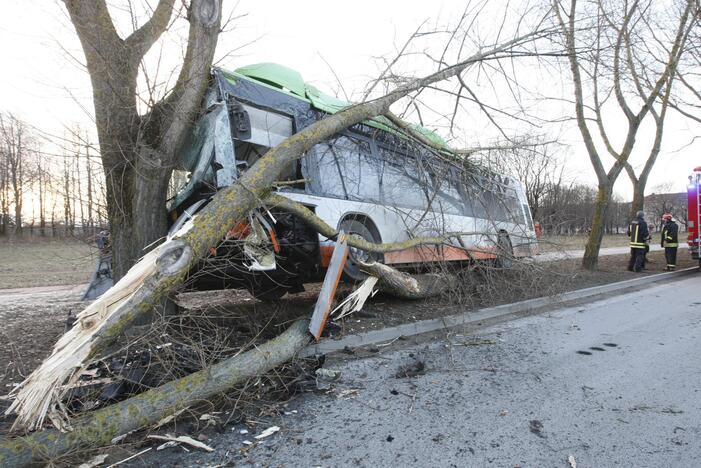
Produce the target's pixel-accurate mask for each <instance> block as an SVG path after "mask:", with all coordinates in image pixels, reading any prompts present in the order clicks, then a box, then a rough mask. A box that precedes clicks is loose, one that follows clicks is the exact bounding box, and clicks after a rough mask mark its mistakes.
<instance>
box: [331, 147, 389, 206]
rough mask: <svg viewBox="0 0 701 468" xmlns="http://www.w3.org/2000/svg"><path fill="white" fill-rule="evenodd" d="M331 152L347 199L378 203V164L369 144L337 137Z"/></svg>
mask: <svg viewBox="0 0 701 468" xmlns="http://www.w3.org/2000/svg"><path fill="white" fill-rule="evenodd" d="M333 150H334V153H335V156H336V159H337V161H338V165H339V168H340V171H341V175H342V176H343V183H344V186H345V188H346V194H347V197H348V199H349V200H358V201H366V202H379V201H380V171H379V163H378V161H377V160H376V159H375V158H374V156H373V154H372V150H371V147H370V143H369V142H367V141H365V140H363V139H359V138H353V137H348V136H339V137H338V138H336V140H335V141H334V143H333ZM324 183H325V182H324Z"/></svg>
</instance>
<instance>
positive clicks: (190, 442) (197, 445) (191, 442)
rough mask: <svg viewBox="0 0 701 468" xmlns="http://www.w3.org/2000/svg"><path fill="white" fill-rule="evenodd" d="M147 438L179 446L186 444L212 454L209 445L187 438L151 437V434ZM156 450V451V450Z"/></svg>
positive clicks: (168, 435) (167, 435)
mask: <svg viewBox="0 0 701 468" xmlns="http://www.w3.org/2000/svg"><path fill="white" fill-rule="evenodd" d="M148 438H149V439H157V440H165V441H168V442H174V443H180V444H187V445H190V446H192V447H195V448H199V449H202V450H205V451H207V452H214V449H213V448H212V447H210V446H209V445H207V444H205V443H202V442H200V441H198V440H195V439H193V438H192V437H189V436H178V437H174V436H172V435H170V434H166V435H164V436H161V435H153V434H152V435H149V436H148ZM164 445H165V444H164ZM156 450H158V449H156Z"/></svg>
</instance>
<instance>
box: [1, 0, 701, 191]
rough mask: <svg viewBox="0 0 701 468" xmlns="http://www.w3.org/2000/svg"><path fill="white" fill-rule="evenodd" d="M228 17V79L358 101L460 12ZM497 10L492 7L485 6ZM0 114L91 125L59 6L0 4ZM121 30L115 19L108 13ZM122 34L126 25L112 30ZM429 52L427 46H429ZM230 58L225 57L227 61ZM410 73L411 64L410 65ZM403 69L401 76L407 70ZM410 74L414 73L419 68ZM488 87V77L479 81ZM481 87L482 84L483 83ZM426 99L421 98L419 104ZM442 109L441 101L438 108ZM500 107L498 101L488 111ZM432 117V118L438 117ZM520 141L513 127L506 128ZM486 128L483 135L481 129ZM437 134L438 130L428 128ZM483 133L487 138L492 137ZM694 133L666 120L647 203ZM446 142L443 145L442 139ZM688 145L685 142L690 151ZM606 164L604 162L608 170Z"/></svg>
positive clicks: (318, 11) (438, 0) (324, 4)
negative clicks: (386, 69)
mask: <svg viewBox="0 0 701 468" xmlns="http://www.w3.org/2000/svg"><path fill="white" fill-rule="evenodd" d="M224 1H225V5H226V8H227V11H228V10H233V11H234V14H235V15H237V16H241V17H240V18H238V19H237V20H235V21H234V22H233V27H232V29H231V31H228V32H226V33H225V34H224V35H222V36H221V37H220V41H219V49H218V52H217V56H218V57H219V58H222V57H223V59H222V61H221V62H220V65H222V66H223V67H224V68H229V69H235V68H237V67H239V66H242V65H246V64H251V63H259V62H277V63H281V64H284V65H287V66H289V67H291V68H294V69H296V70H298V71H300V72H301V73H302V74H303V76H304V78H305V80H306V81H308V82H311V83H313V84H315V85H316V86H317V87H319V88H321V89H322V90H325V91H326V92H331V93H336V92H339V93H342V91H340V87H339V85H338V83H339V82H340V83H342V84H343V88H344V90H345V92H346V93H347V94H350V95H351V96H356V97H357V96H359V95H360V94H359V93H360V92H361V91H362V89H363V87H364V85H365V84H366V83H368V82H369V81H370V80H371V79H372V78H373V77H376V76H377V75H378V73H379V70H380V68H381V63H380V62H379V61H378V60H377V57H381V56H384V57H388V56H392V54H394V53H396V51H397V50H398V48H399V47H401V45H402V44H403V43H404V41H405V40H406V38H407V37H408V36H409V35H411V33H412V32H414V31H415V30H416V29H417V27H419V26H420V25H421V24H424V27H425V28H426V27H427V28H434V29H439V28H441V27H443V26H445V25H448V24H451V22H454V21H455V19H456V18H458V17H459V16H460V14H461V13H462V11H463V9H464V8H465V3H464V2H459V1H455V0H434V1H432V2H426V1H425V0H422V1H418V0H404V1H400V0H386V1H377V0H374V1H370V0H356V1H355V2H328V1H322V0H303V1H299V2H286V1H273V0H240V1H239V2H233V1H231V0H224ZM500 3H503V2H498V1H497V2H493V3H491V5H492V6H494V5H497V4H500ZM0 5H1V11H2V15H0V43H1V44H3V46H2V47H0V63H2V64H3V67H2V73H0V110H6V111H12V112H14V113H16V114H17V115H18V116H20V117H21V118H23V119H25V120H26V121H29V122H30V123H32V124H33V125H35V126H36V127H39V128H41V129H42V130H43V131H45V132H48V133H53V134H58V135H60V134H62V133H63V131H64V130H63V129H64V126H70V125H72V124H73V123H81V124H82V125H83V126H84V127H88V128H90V126H91V125H92V124H91V122H92V117H91V115H92V101H91V88H90V81H89V79H88V76H87V73H86V72H85V70H84V68H83V66H82V61H83V57H82V51H81V49H80V44H79V42H78V41H77V37H76V35H75V32H74V30H73V28H72V26H71V24H70V21H69V20H68V17H67V14H66V12H65V9H64V8H63V4H62V2H60V1H58V0H33V1H26V0H24V1H22V0H0ZM114 14H115V16H116V17H117V21H118V22H119V19H120V16H119V15H120V14H121V15H122V17H121V18H122V19H123V18H124V15H123V12H122V13H120V12H119V11H118V10H115V11H114ZM490 14H492V13H490V12H489V11H487V10H485V13H484V14H483V15H482V16H481V17H480V20H481V21H482V23H483V25H484V27H483V29H482V30H486V31H488V30H489V27H490V24H491V23H495V22H496V21H498V20H500V18H498V17H495V16H493V15H492V16H490ZM119 27H120V29H122V30H124V32H127V30H128V29H129V28H128V24H126V23H125V22H119ZM180 28H181V30H180V31H178V30H177V28H176V31H175V32H174V33H173V35H172V37H170V38H166V39H164V43H165V45H164V48H163V49H160V48H155V49H154V50H153V51H152V52H151V53H150V54H151V56H155V55H158V54H161V61H162V63H163V64H164V68H165V66H167V65H169V64H175V63H177V62H178V60H179V58H180V57H179V55H178V54H179V52H178V50H179V44H178V40H179V39H178V37H179V36H177V33H178V32H182V28H184V27H183V26H182V25H181V26H180ZM427 47H430V44H429V46H427ZM229 51H231V53H227V52H229ZM417 63H418V62H417ZM410 68H411V67H409V69H410ZM411 71H413V72H417V73H420V72H421V71H422V69H421V67H420V66H419V65H417V67H416V69H415V70H411ZM527 75H528V76H524V77H523V79H524V82H529V81H531V82H533V83H535V84H537V85H539V86H546V87H548V88H553V89H555V90H557V92H563V93H565V94H566V93H567V92H568V90H569V84H568V83H567V82H562V81H561V80H558V78H557V77H555V76H553V75H552V73H551V72H542V70H539V69H538V67H534V68H531V69H530V71H529V72H528V74H527ZM486 78H489V77H486ZM480 79H483V80H484V79H485V77H481V78H480ZM427 99H428V98H427ZM433 99H435V100H434V101H431V100H430V99H429V101H428V102H425V104H426V105H427V106H428V107H435V108H437V109H440V108H441V106H444V104H445V103H442V102H441V98H440V97H436V98H433ZM443 99H444V98H443ZM490 102H492V103H494V104H495V105H497V106H498V105H499V102H500V99H499V96H498V93H497V95H496V96H494V97H493V101H490ZM439 112H440V111H439ZM475 112H476V111H473V114H470V113H469V112H467V113H464V114H463V115H461V116H460V118H461V119H463V120H462V125H461V127H462V128H464V129H467V130H465V131H464V134H463V135H462V136H460V138H459V140H460V143H461V144H465V145H468V146H469V145H471V143H473V142H472V141H471V140H472V139H474V140H475V143H476V144H474V145H472V146H479V145H480V144H484V143H485V142H484V141H477V140H479V139H480V138H481V137H483V136H484V135H488V134H489V132H488V131H487V130H486V129H485V128H486V126H485V124H484V119H483V118H482V119H481V120H480V118H478V117H477V116H475V115H474V113H475ZM533 112H536V113H538V112H539V113H544V114H545V115H542V116H541V117H542V118H543V119H549V118H553V119H554V118H560V117H562V116H563V115H565V116H567V115H569V116H571V115H572V114H573V109H570V108H569V107H568V106H564V105H562V104H557V105H553V104H550V105H537V106H534V109H533ZM607 117H608V123H609V125H610V128H612V129H614V131H613V132H612V134H613V135H614V138H616V136H618V137H621V138H622V135H623V132H624V130H625V128H624V127H623V125H622V123H623V122H622V120H621V118H620V116H618V115H616V114H615V113H614V112H613V111H611V112H609V114H608V115H607ZM511 125H512V127H511V130H512V131H514V132H517V131H518V125H514V124H513V123H512V124H511ZM483 127H485V128H483ZM540 127H541V129H542V131H543V132H546V133H548V134H549V135H551V136H552V137H553V138H555V139H557V141H558V142H560V143H562V144H563V145H564V146H561V147H559V149H558V151H560V152H561V159H563V160H564V161H566V167H567V174H568V176H569V178H570V179H571V180H576V181H578V182H582V183H588V184H592V185H594V184H595V182H596V178H595V176H594V172H593V170H592V169H591V165H590V163H589V161H588V157H587V155H586V152H585V150H584V147H583V145H582V142H581V137H580V135H579V133H578V131H577V130H576V128H575V127H574V125H573V123H572V122H571V121H570V122H565V123H560V124H557V125H550V126H548V125H541V126H540ZM435 128H436V129H437V130H438V132H439V133H441V130H443V129H441V128H440V126H437V127H435ZM490 131H494V130H493V129H491V130H490ZM700 131H701V128H699V127H698V126H694V125H693V124H690V123H688V122H687V121H686V119H682V118H680V117H679V116H677V115H675V114H674V113H672V114H671V118H670V119H669V120H668V123H667V125H666V134H665V135H666V136H665V140H664V141H663V146H662V152H661V154H660V158H659V161H658V164H657V166H656V169H655V170H653V173H652V176H651V178H650V181H649V183H648V193H649V192H652V191H654V189H655V188H656V187H657V186H659V185H660V184H670V187H671V189H672V190H673V191H682V190H684V189H685V184H686V180H687V175H688V174H689V173H690V172H691V170H692V169H693V168H694V167H696V166H699V165H701V157H700V156H699V155H700V154H701V139H699V140H696V141H693V137H694V136H696V135H699V132H700ZM649 135H650V128H649V127H646V128H644V129H643V131H642V132H641V139H642V140H644V139H645V137H646V136H649ZM443 136H444V137H449V135H446V134H443ZM692 141H693V142H692ZM643 147H644V143H643V145H642V146H641V147H640V150H639V151H637V152H636V153H634V155H633V157H632V163H633V165H634V166H637V167H640V166H642V161H643V160H644V158H643V156H644V152H645V151H644V148H643ZM610 162H611V161H607V164H610ZM616 192H617V193H619V194H620V196H621V197H622V198H624V199H628V200H629V199H630V198H631V196H630V183H629V182H628V181H627V177H626V175H625V173H624V174H622V175H621V177H620V178H619V182H618V184H617V186H616Z"/></svg>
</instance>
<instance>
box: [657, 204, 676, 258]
mask: <svg viewBox="0 0 701 468" xmlns="http://www.w3.org/2000/svg"><path fill="white" fill-rule="evenodd" d="M662 219H663V220H664V222H665V223H664V226H663V227H662V240H661V241H660V243H661V245H662V247H664V256H665V258H667V271H674V269H675V268H677V247H679V226H678V225H677V223H675V222H674V221H672V214H671V213H665V214H664V215H663V216H662Z"/></svg>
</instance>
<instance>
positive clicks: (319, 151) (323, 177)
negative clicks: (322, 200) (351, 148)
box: [307, 141, 346, 198]
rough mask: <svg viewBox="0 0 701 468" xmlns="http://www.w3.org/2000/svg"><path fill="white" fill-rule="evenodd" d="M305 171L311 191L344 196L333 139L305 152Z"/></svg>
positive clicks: (331, 195) (339, 196)
mask: <svg viewBox="0 0 701 468" xmlns="http://www.w3.org/2000/svg"><path fill="white" fill-rule="evenodd" d="M307 162H308V164H307V172H308V173H309V174H308V177H309V178H310V179H311V180H310V181H309V184H308V185H309V187H310V189H311V192H312V193H315V194H318V195H326V196H329V197H337V198H346V188H345V186H344V180H343V177H342V176H341V168H340V164H339V162H338V158H337V157H336V154H335V151H334V149H333V141H330V142H324V143H319V144H317V145H314V147H313V148H312V149H311V150H309V153H308V154H307Z"/></svg>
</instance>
